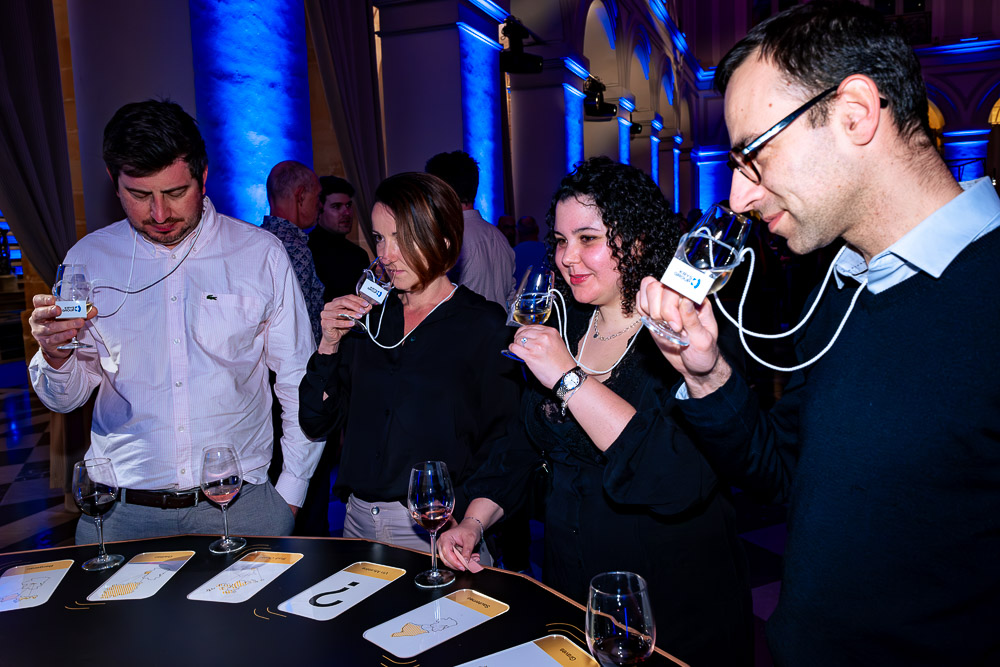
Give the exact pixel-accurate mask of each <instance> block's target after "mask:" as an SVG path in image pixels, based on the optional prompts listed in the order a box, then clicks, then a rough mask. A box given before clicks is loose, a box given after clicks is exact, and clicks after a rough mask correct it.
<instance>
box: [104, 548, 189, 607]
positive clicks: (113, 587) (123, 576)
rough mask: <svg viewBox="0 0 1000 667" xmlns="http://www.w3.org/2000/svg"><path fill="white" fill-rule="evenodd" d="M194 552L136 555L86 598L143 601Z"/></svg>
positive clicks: (154, 593)
mask: <svg viewBox="0 0 1000 667" xmlns="http://www.w3.org/2000/svg"><path fill="white" fill-rule="evenodd" d="M193 555H194V552H193V551H151V552H148V553H142V554H138V555H137V556H134V557H133V558H132V560H130V561H129V562H127V563H125V564H124V565H122V566H121V569H119V570H118V571H117V572H115V574H114V576H112V577H111V578H110V579H108V580H107V581H105V582H104V583H103V584H101V585H100V586H99V587H98V588H97V590H96V591H94V592H93V593H91V594H90V595H88V596H87V599H88V600H90V601H91V602H108V601H110V600H142V599H144V598H148V597H152V596H154V595H156V594H157V593H158V592H159V591H160V589H161V588H163V586H164V585H165V584H166V583H167V582H168V581H170V577H172V576H174V575H175V574H177V571H178V570H180V569H181V567H182V566H183V565H184V563H186V562H188V560H190V559H191V556H193Z"/></svg>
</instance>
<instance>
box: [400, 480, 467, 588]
mask: <svg viewBox="0 0 1000 667" xmlns="http://www.w3.org/2000/svg"><path fill="white" fill-rule="evenodd" d="M406 505H407V507H408V508H409V510H410V516H412V517H413V520H414V521H416V522H417V523H418V524H420V525H421V526H423V527H424V529H425V530H427V532H428V533H430V534H431V569H429V570H427V571H425V572H421V573H420V574H418V575H417V576H416V577H415V578H414V581H415V582H416V584H417V586H420V587H421V588H438V587H440V586H447V585H448V584H450V583H451V582H453V581H455V573H454V572H452V571H451V570H441V569H438V566H437V532H438V529H440V528H441V526H443V525H444V524H445V523H447V522H448V519H450V518H451V513H452V510H454V509H455V490H454V489H453V488H452V486H451V477H450V476H449V475H448V466H446V465H445V463H444V461H424V462H423V463H418V464H417V465H415V466H414V467H413V470H411V471H410V488H409V491H408V492H407V494H406Z"/></svg>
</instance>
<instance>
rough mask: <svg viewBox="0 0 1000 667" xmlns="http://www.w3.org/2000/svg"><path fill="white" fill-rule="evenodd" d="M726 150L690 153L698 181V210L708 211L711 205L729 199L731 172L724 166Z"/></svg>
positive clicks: (714, 149)
mask: <svg viewBox="0 0 1000 667" xmlns="http://www.w3.org/2000/svg"><path fill="white" fill-rule="evenodd" d="M728 155H729V151H728V150H720V149H718V148H701V149H695V150H692V151H691V160H692V162H694V164H695V174H696V177H697V179H698V208H700V209H701V210H703V211H704V210H706V209H708V207H709V206H711V205H712V204H714V203H716V202H718V201H721V200H723V199H729V187H730V185H731V184H732V176H733V174H732V172H731V171H729V167H728V166H727V165H726V159H727V157H728Z"/></svg>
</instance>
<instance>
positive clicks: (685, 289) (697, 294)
mask: <svg viewBox="0 0 1000 667" xmlns="http://www.w3.org/2000/svg"><path fill="white" fill-rule="evenodd" d="M660 282H661V283H663V284H664V285H666V286H667V287H669V288H670V289H672V290H674V291H675V292H677V293H678V294H680V295H681V296H685V297H687V298H689V299H691V300H692V301H694V302H695V303H701V302H702V301H704V300H705V297H706V296H708V290H710V289H711V288H712V284H713V283H714V282H715V276H714V275H712V274H711V273H708V272H707V271H699V270H698V269H696V268H694V267H693V266H691V265H690V264H688V263H687V262H683V261H681V260H679V259H677V258H676V257H674V258H673V259H671V260H670V266H668V267H667V270H666V271H665V272H664V273H663V277H662V278H660Z"/></svg>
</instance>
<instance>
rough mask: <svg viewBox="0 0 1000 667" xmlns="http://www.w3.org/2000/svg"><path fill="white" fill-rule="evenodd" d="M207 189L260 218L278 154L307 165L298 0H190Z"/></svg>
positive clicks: (229, 207)
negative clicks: (205, 150)
mask: <svg viewBox="0 0 1000 667" xmlns="http://www.w3.org/2000/svg"><path fill="white" fill-rule="evenodd" d="M189 8H190V13H191V46H192V52H193V56H194V84H195V99H196V103H197V107H198V125H199V126H200V128H201V133H202V135H203V136H204V137H205V143H206V144H207V146H208V155H209V166H208V182H207V184H206V185H207V190H208V194H209V196H210V197H211V198H212V201H213V203H214V204H215V207H216V208H217V209H218V210H219V211H221V212H224V213H227V214H229V215H233V216H235V217H238V218H241V219H243V220H246V221H248V222H253V223H255V224H260V222H261V217H262V216H264V215H265V214H266V213H267V211H268V206H267V195H266V193H265V190H264V183H265V181H266V179H267V174H268V173H269V172H270V170H271V167H273V166H274V165H275V164H277V163H278V162H281V161H282V160H298V161H299V162H302V163H304V164H306V165H308V166H310V167H311V166H312V127H311V125H310V121H309V80H308V67H307V64H306V25H305V8H304V6H303V4H302V0H190V2H189Z"/></svg>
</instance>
